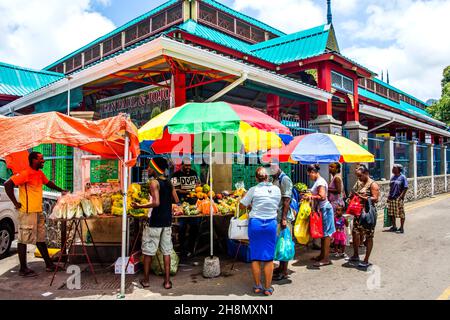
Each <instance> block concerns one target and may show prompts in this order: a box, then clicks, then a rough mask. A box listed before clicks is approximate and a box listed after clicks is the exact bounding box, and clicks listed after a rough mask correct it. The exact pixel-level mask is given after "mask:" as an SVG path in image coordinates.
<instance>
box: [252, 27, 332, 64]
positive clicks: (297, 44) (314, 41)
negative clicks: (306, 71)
mask: <svg viewBox="0 0 450 320" xmlns="http://www.w3.org/2000/svg"><path fill="white" fill-rule="evenodd" d="M329 33H330V25H322V26H318V27H315V28H311V29H308V30H303V31H300V32H296V33H293V34H289V35H285V36H282V37H279V38H275V39H271V40H269V41H265V42H261V43H257V44H254V45H252V46H250V50H251V52H252V53H253V54H254V55H256V56H257V57H259V58H261V59H264V60H267V61H270V62H272V63H276V64H281V63H287V62H291V61H296V60H301V59H306V58H310V57H314V56H317V55H320V54H323V53H324V52H325V50H326V47H327V42H328V37H329Z"/></svg>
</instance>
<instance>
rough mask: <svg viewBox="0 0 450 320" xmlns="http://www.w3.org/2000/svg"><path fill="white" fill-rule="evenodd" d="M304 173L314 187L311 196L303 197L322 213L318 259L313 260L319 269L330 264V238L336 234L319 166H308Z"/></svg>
mask: <svg viewBox="0 0 450 320" xmlns="http://www.w3.org/2000/svg"><path fill="white" fill-rule="evenodd" d="M306 171H307V172H308V176H309V179H311V180H312V181H314V185H313V187H312V188H311V194H312V195H311V196H309V197H304V199H308V198H309V200H314V201H315V203H316V204H317V206H318V207H319V208H318V209H319V210H320V211H321V212H322V224H323V238H322V239H321V252H320V255H319V256H318V257H315V258H313V260H315V261H316V263H315V264H314V266H315V267H317V268H320V267H324V266H328V265H330V264H331V260H330V258H329V257H330V244H331V236H332V235H333V233H335V232H336V227H335V225H334V212H333V207H332V206H331V203H330V202H329V201H328V183H327V182H326V180H325V179H324V178H322V177H321V176H320V165H318V164H314V165H310V166H308V169H306ZM314 207H316V206H313V208H314Z"/></svg>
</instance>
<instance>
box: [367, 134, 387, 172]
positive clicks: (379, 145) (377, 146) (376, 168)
mask: <svg viewBox="0 0 450 320" xmlns="http://www.w3.org/2000/svg"><path fill="white" fill-rule="evenodd" d="M368 144H369V152H370V153H372V154H373V155H374V156H375V162H373V163H369V170H370V175H371V176H372V178H373V179H374V180H381V178H384V161H385V159H384V152H383V150H384V144H385V140H384V139H379V138H368Z"/></svg>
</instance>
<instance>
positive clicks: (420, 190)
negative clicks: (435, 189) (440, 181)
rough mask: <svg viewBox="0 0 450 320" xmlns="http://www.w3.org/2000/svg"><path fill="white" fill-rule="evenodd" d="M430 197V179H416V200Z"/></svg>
mask: <svg viewBox="0 0 450 320" xmlns="http://www.w3.org/2000/svg"><path fill="white" fill-rule="evenodd" d="M427 197H431V177H419V178H417V199H423V198H427Z"/></svg>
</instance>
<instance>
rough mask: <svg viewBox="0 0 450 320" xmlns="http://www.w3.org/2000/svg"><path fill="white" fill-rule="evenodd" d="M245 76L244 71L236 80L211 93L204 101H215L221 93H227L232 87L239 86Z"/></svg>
mask: <svg viewBox="0 0 450 320" xmlns="http://www.w3.org/2000/svg"><path fill="white" fill-rule="evenodd" d="M247 78H248V75H247V73H246V72H244V73H243V74H242V76H241V77H240V78H239V79H237V80H236V81H234V82H233V83H231V84H230V85H229V86H226V87H225V88H223V89H222V90H220V91H219V92H217V93H216V94H215V95H213V96H212V97H211V98H209V99H207V100H206V101H205V102H213V101H216V100H217V99H219V98H220V97H222V96H223V95H225V94H227V93H228V92H230V91H231V90H233V89H234V88H236V87H237V86H239V85H240V84H241V83H243V82H245V81H246V80H247Z"/></svg>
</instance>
